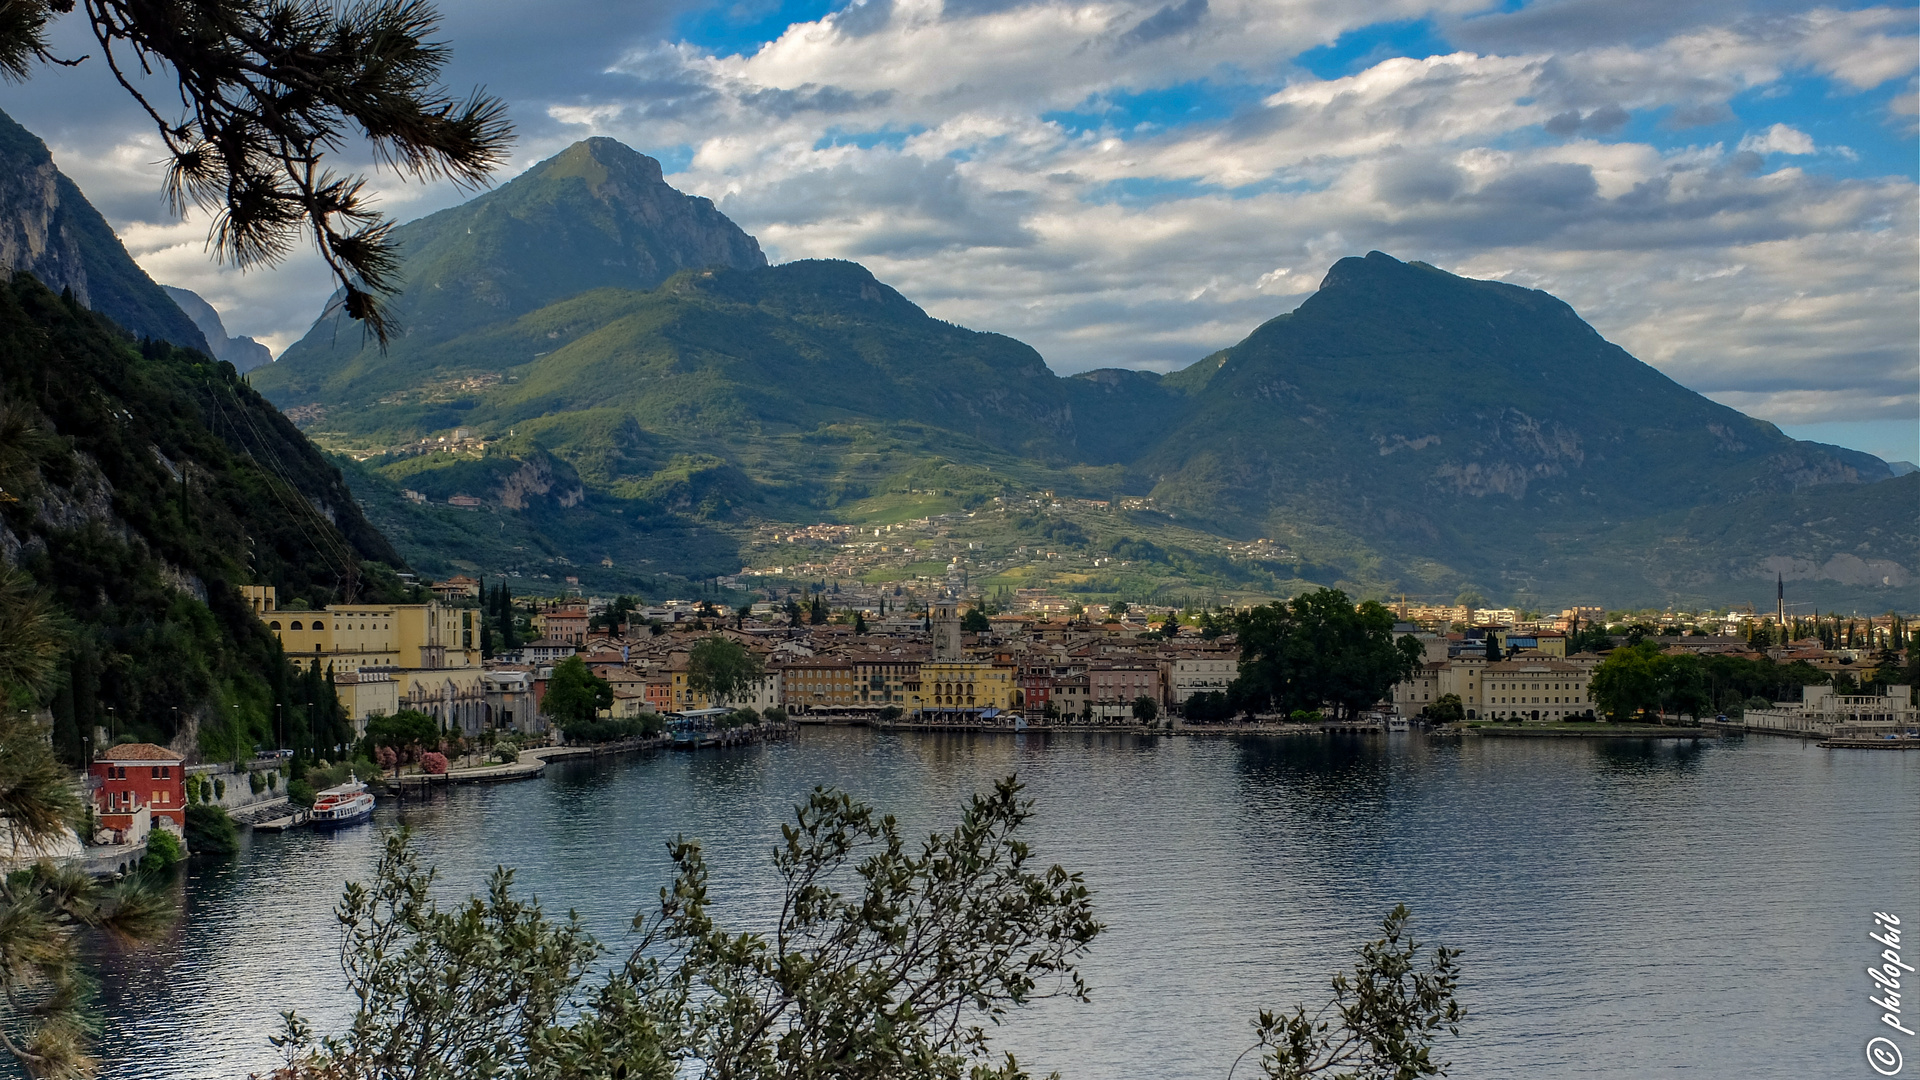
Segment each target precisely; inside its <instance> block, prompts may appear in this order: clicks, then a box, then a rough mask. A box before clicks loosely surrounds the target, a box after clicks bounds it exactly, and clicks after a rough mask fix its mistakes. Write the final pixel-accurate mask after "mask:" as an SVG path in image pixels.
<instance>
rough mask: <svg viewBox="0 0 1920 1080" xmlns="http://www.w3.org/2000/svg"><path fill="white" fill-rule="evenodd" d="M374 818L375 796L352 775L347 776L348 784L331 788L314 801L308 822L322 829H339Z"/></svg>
mask: <svg viewBox="0 0 1920 1080" xmlns="http://www.w3.org/2000/svg"><path fill="white" fill-rule="evenodd" d="M372 816H373V795H372V793H370V792H369V791H367V785H365V784H363V783H361V782H360V778H359V777H357V776H355V775H353V774H352V773H348V774H347V782H346V783H344V784H341V785H339V786H338V787H330V788H328V789H327V790H325V791H322V792H321V793H320V797H319V798H317V799H315V800H314V801H313V809H312V811H310V812H309V813H308V815H307V820H308V821H309V822H312V823H313V824H314V825H315V826H317V827H319V828H322V829H332V828H337V827H339V826H341V825H352V824H354V823H355V822H360V821H365V820H367V819H368V818H371V817H372Z"/></svg>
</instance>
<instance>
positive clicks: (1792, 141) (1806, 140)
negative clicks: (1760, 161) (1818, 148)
mask: <svg viewBox="0 0 1920 1080" xmlns="http://www.w3.org/2000/svg"><path fill="white" fill-rule="evenodd" d="M1740 149H1741V150H1744V151H1747V152H1749V153H1755V154H1801V155H1805V154H1811V153H1813V151H1814V146H1813V136H1811V135H1809V134H1807V133H1806V132H1804V131H1801V130H1799V129H1797V128H1791V127H1788V126H1787V125H1785V124H1775V125H1773V126H1772V127H1770V128H1768V129H1767V130H1765V131H1762V132H1759V133H1757V134H1753V135H1748V136H1747V137H1746V138H1744V139H1741V140H1740Z"/></svg>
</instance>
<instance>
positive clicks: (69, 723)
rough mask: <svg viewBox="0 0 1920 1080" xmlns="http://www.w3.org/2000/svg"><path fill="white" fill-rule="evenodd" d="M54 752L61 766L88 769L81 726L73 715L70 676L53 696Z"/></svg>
mask: <svg viewBox="0 0 1920 1080" xmlns="http://www.w3.org/2000/svg"><path fill="white" fill-rule="evenodd" d="M53 752H54V755H55V756H56V757H58V758H59V759H60V762H61V764H63V765H68V766H71V767H73V768H76V769H79V768H84V767H86V751H85V750H84V749H83V748H82V747H81V743H80V724H79V722H78V721H77V720H75V719H74V715H73V679H72V676H71V675H69V676H68V678H66V679H63V680H62V681H61V683H60V688H59V689H58V690H57V691H55V692H54V695H53Z"/></svg>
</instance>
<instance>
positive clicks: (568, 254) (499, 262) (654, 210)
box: [254, 139, 766, 403]
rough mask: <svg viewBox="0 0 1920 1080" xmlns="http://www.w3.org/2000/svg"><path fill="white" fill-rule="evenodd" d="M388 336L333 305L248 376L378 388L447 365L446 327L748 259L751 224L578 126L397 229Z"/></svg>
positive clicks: (347, 389) (299, 384)
mask: <svg viewBox="0 0 1920 1080" xmlns="http://www.w3.org/2000/svg"><path fill="white" fill-rule="evenodd" d="M394 239H395V240H396V242H397V243H398V244H399V247H400V251H401V253H402V257H403V259H404V271H403V274H402V278H403V280H402V287H401V290H400V292H399V294H398V295H397V296H396V297H395V298H394V300H393V302H392V305H391V310H392V312H393V314H394V315H395V316H396V317H397V319H398V320H399V322H400V326H401V333H400V336H399V337H398V338H397V339H396V340H395V341H394V342H393V343H392V344H391V346H390V348H389V349H388V351H387V352H386V353H384V354H383V353H382V352H381V351H380V350H379V349H378V348H377V347H375V346H373V345H372V344H370V343H369V342H367V341H366V340H365V339H364V337H363V335H362V334H361V332H360V329H359V326H358V325H357V324H355V323H353V322H352V321H351V320H348V319H346V318H345V317H344V316H341V315H333V316H328V317H323V318H321V319H320V320H319V321H318V322H317V323H315V324H314V327H313V329H312V330H311V331H310V332H309V333H308V334H307V335H306V336H305V337H304V338H302V339H301V340H300V341H298V342H296V343H295V344H294V345H292V346H291V347H290V348H288V349H287V351H286V353H285V354H284V355H283V356H282V357H281V358H280V362H278V363H275V364H270V365H267V366H265V367H263V368H262V369H260V372H259V373H258V374H257V375H256V376H255V377H254V384H255V385H256V386H259V387H260V388H262V389H263V390H267V391H269V392H270V393H273V394H274V395H275V397H276V400H289V401H295V402H298V403H304V402H308V401H334V400H340V399H341V398H342V396H347V397H354V396H365V395H379V394H382V393H387V392H391V391H394V390H400V389H406V388H409V387H414V386H416V385H418V384H419V383H421V382H425V381H431V380H433V379H435V378H436V377H440V378H444V377H448V376H449V375H457V374H458V373H459V372H461V371H463V370H465V369H466V367H467V366H468V364H467V361H466V358H465V357H464V356H463V354H462V351H461V350H460V349H459V348H448V347H447V346H448V344H449V343H450V342H452V341H453V340H454V339H456V338H460V337H463V336H465V335H467V334H469V333H471V332H473V331H474V330H477V329H480V328H483V327H487V326H491V325H494V324H498V323H502V322H506V321H510V320H512V319H514V318H517V317H518V316H521V315H524V314H526V313H527V312H529V311H533V310H535V309H537V308H541V307H544V306H546V305H548V304H551V303H553V302H555V301H557V300H562V299H565V298H567V297H571V296H575V295H577V294H579V293H582V292H585V291H587V290H589V289H595V288H602V287H618V288H626V289H650V288H653V287H654V286H656V285H658V284H659V283H660V282H662V281H664V280H666V279H667V278H668V277H670V276H671V275H673V274H675V273H677V272H679V271H681V270H685V269H698V268H704V267H712V266H722V267H743V268H744V267H757V266H765V265H766V256H764V255H762V254H761V253H760V245H759V243H758V242H757V241H755V240H754V239H753V237H751V236H748V235H747V234H746V233H744V232H742V231H740V228H739V226H737V225H735V224H734V223H733V222H731V221H729V220H727V218H726V216H725V215H723V214H721V213H720V211H718V210H716V209H715V208H714V206H713V203H711V202H709V201H708V200H706V199H703V198H699V197H696V196H691V195H683V194H681V193H680V192H678V191H675V190H674V189H673V188H671V187H669V186H667V184H666V182H665V181H664V180H663V179H662V178H661V173H660V163H659V162H657V161H655V160H654V159H652V158H650V157H647V156H645V155H643V154H638V153H635V152H634V151H632V150H629V149H628V148H627V147H625V146H622V145H621V144H619V143H617V142H614V141H613V140H611V139H588V140H586V141H585V142H580V143H575V144H574V145H573V146H571V147H569V148H568V149H567V150H565V151H564V152H562V153H560V154H558V155H555V156H554V157H551V158H549V159H547V160H546V161H543V162H541V163H540V164H538V165H535V166H534V167H533V168H531V169H529V170H527V172H525V173H523V174H522V175H520V176H518V177H515V178H514V179H513V180H512V181H511V182H509V183H507V184H504V185H502V186H501V187H500V188H499V189H497V190H495V191H491V192H488V193H487V194H484V195H481V196H480V197H478V198H476V199H473V200H472V201H470V202H467V203H464V204H462V205H460V206H456V207H453V208H451V209H447V210H442V211H440V212H439V213H436V214H431V215H429V216H427V217H424V218H421V219H419V220H417V221H412V222H409V223H407V224H406V225H404V226H402V227H400V228H399V229H397V230H396V231H395V233H394Z"/></svg>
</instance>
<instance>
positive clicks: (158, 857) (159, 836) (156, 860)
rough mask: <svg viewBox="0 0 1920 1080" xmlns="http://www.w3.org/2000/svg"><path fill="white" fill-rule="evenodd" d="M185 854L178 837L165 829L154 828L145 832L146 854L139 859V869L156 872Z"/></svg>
mask: <svg viewBox="0 0 1920 1080" xmlns="http://www.w3.org/2000/svg"><path fill="white" fill-rule="evenodd" d="M186 856H187V853H186V851H185V850H184V849H183V848H181V846H180V838H179V837H177V836H175V835H173V834H172V833H170V832H168V831H167V830H165V829H155V830H153V831H152V832H150V833H148V834H147V854H146V857H144V858H142V859H141V860H140V869H142V870H146V871H150V872H153V873H158V872H160V871H162V870H165V869H167V868H168V867H170V866H172V865H173V864H174V863H177V862H179V861H180V860H181V859H184V858H186Z"/></svg>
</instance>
